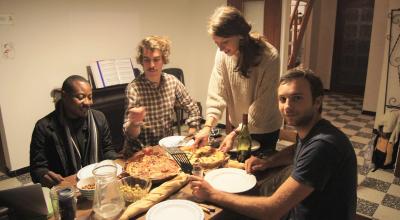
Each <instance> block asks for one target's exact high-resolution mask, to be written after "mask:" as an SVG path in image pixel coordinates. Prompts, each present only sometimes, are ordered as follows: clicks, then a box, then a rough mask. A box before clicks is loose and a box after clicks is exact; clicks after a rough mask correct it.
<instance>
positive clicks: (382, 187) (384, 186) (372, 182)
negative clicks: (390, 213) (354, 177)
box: [360, 177, 390, 193]
mask: <svg viewBox="0 0 400 220" xmlns="http://www.w3.org/2000/svg"><path fill="white" fill-rule="evenodd" d="M360 186H365V187H368V188H371V189H376V190H379V191H381V192H384V193H386V192H387V191H388V190H389V187H390V183H388V182H384V181H382V180H378V179H374V178H370V177H367V178H365V179H364V181H363V182H362V183H361V184H360Z"/></svg>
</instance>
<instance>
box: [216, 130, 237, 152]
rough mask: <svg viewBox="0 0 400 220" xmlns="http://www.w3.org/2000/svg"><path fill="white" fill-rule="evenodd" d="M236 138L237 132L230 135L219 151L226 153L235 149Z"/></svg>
mask: <svg viewBox="0 0 400 220" xmlns="http://www.w3.org/2000/svg"><path fill="white" fill-rule="evenodd" d="M235 137H236V136H235V132H231V133H229V134H228V135H227V136H226V137H225V138H224V140H223V141H222V143H221V145H220V146H219V150H220V151H222V152H225V153H226V152H228V151H230V150H231V149H232V148H233V142H234V141H235Z"/></svg>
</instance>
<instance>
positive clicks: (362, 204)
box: [357, 198, 379, 216]
mask: <svg viewBox="0 0 400 220" xmlns="http://www.w3.org/2000/svg"><path fill="white" fill-rule="evenodd" d="M378 206H379V204H378V203H373V202H370V201H368V200H365V199H360V198H357V212H358V213H361V214H364V215H367V216H372V215H373V214H374V213H375V211H376V209H377V208H378Z"/></svg>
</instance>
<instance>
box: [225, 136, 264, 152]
mask: <svg viewBox="0 0 400 220" xmlns="http://www.w3.org/2000/svg"><path fill="white" fill-rule="evenodd" d="M237 145H238V141H237V138H236V139H235V141H234V142H233V148H232V149H231V150H230V151H229V152H237ZM258 149H260V142H258V141H256V140H251V151H255V150H258Z"/></svg>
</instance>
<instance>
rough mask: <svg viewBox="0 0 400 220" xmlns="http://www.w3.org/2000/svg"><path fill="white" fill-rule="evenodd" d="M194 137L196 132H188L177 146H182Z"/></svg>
mask: <svg viewBox="0 0 400 220" xmlns="http://www.w3.org/2000/svg"><path fill="white" fill-rule="evenodd" d="M193 138H194V134H188V135H186V136H185V137H184V138H183V139H182V140H180V141H179V142H178V143H177V144H176V146H182V145H183V144H185V143H187V142H188V141H190V140H192V139H193Z"/></svg>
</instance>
